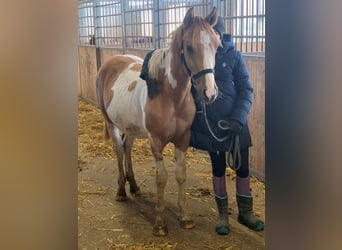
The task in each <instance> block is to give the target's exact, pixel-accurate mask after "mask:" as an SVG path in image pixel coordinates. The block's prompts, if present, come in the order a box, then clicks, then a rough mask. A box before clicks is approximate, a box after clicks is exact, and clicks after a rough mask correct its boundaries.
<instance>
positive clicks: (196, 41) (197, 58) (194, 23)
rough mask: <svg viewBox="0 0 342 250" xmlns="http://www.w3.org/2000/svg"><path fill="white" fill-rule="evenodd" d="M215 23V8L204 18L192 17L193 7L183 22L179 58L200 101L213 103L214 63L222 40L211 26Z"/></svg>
mask: <svg viewBox="0 0 342 250" xmlns="http://www.w3.org/2000/svg"><path fill="white" fill-rule="evenodd" d="M216 22H217V9H216V7H214V8H213V10H212V11H211V13H210V14H209V15H208V16H207V17H206V18H203V17H199V16H194V14H193V8H190V9H189V10H188V12H187V13H186V15H185V18H184V20H183V25H182V26H183V32H182V41H181V43H182V44H181V47H180V48H181V49H180V53H181V58H182V61H183V64H184V68H185V69H186V71H187V73H188V74H189V76H190V77H191V82H192V84H193V85H194V87H195V88H196V90H197V93H198V97H199V98H200V100H201V101H202V102H212V101H214V100H215V98H216V97H217V94H218V90H217V86H216V83H215V77H214V66H215V54H216V50H217V48H218V46H219V45H220V44H221V42H220V40H219V38H218V37H217V35H216V34H215V32H214V29H213V26H214V25H215V24H216Z"/></svg>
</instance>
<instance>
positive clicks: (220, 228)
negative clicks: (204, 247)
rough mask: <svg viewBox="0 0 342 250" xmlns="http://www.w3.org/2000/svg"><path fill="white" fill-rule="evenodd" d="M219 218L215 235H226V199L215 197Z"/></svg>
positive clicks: (227, 231) (227, 230)
mask: <svg viewBox="0 0 342 250" xmlns="http://www.w3.org/2000/svg"><path fill="white" fill-rule="evenodd" d="M215 200H216V205H217V209H218V211H219V218H218V220H217V224H216V233H218V234H223V235H226V234H228V233H229V231H230V229H229V226H228V198H227V197H226V198H223V199H221V198H218V197H216V196H215Z"/></svg>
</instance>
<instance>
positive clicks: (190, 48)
mask: <svg viewBox="0 0 342 250" xmlns="http://www.w3.org/2000/svg"><path fill="white" fill-rule="evenodd" d="M186 50H187V51H188V53H193V52H194V49H193V48H192V46H191V45H187V46H186Z"/></svg>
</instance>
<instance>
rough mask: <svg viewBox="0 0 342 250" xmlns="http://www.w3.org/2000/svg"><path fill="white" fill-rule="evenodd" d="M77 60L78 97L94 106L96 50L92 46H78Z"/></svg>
mask: <svg viewBox="0 0 342 250" xmlns="http://www.w3.org/2000/svg"><path fill="white" fill-rule="evenodd" d="M78 58H79V59H78V60H79V81H80V95H81V97H82V98H84V99H85V100H87V101H89V102H91V103H92V104H96V103H97V98H96V87H95V86H96V85H95V81H96V73H97V68H96V48H95V47H93V46H79V47H78Z"/></svg>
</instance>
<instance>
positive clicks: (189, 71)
mask: <svg viewBox="0 0 342 250" xmlns="http://www.w3.org/2000/svg"><path fill="white" fill-rule="evenodd" d="M180 57H181V61H182V63H183V65H184V67H185V69H186V71H187V73H188V75H189V76H190V78H191V83H192V84H194V83H195V80H196V79H198V78H200V77H201V76H204V75H205V74H209V73H213V74H215V70H214V69H203V70H201V71H199V72H197V73H196V74H192V73H191V70H190V69H189V67H188V65H187V63H186V61H185V56H184V53H183V51H182V52H181V54H180Z"/></svg>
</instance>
